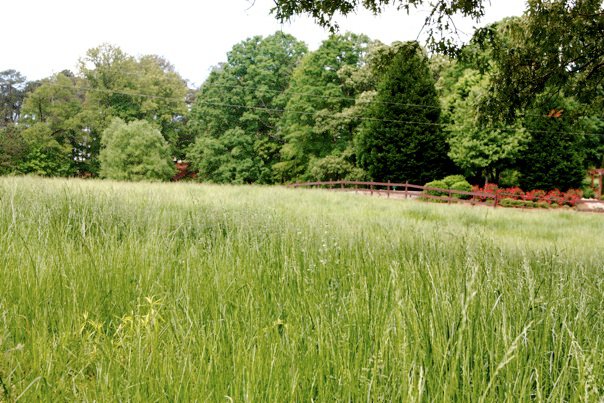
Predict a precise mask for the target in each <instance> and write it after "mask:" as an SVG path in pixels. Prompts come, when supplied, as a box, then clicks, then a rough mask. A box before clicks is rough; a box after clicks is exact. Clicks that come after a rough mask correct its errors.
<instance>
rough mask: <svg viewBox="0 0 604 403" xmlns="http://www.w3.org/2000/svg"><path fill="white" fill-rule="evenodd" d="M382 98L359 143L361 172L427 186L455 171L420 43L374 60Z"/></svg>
mask: <svg viewBox="0 0 604 403" xmlns="http://www.w3.org/2000/svg"><path fill="white" fill-rule="evenodd" d="M372 63H373V64H374V69H375V70H376V76H377V77H379V81H378V84H377V92H376V95H375V97H374V99H373V102H372V104H371V106H369V107H368V108H367V113H366V116H365V120H364V123H363V125H362V127H361V128H360V130H359V133H358V135H357V137H356V148H357V156H358V159H359V163H360V165H361V168H363V169H365V170H366V171H367V173H368V174H369V175H370V177H372V178H373V179H375V180H381V181H385V180H393V181H405V180H407V181H409V182H411V183H420V184H423V183H426V182H428V181H430V180H433V179H435V178H440V177H443V176H445V175H446V174H447V173H448V172H449V170H450V169H451V166H452V164H451V162H450V160H449V159H448V157H447V151H448V149H447V143H446V141H445V135H444V133H443V132H442V130H441V128H440V126H439V117H440V106H439V102H438V97H437V94H436V89H435V87H434V78H433V76H432V74H431V73H430V70H429V65H428V57H427V56H426V54H425V52H424V50H423V49H422V48H421V47H420V46H419V44H417V42H408V43H396V44H394V45H393V46H391V47H384V49H382V51H381V52H377V53H376V56H375V57H374V59H373V60H372Z"/></svg>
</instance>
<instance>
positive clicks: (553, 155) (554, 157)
mask: <svg viewBox="0 0 604 403" xmlns="http://www.w3.org/2000/svg"><path fill="white" fill-rule="evenodd" d="M576 113H577V111H576V106H575V103H574V102H573V101H572V100H571V99H565V98H560V97H553V96H552V95H551V94H547V93H544V94H541V95H540V96H538V97H537V99H536V101H535V103H534V105H533V108H532V109H530V110H529V112H528V113H527V116H526V118H525V127H526V129H527V131H528V132H529V133H530V135H531V140H530V142H529V143H528V146H527V149H526V151H525V152H524V153H523V154H522V156H521V158H520V161H519V162H518V170H519V172H520V187H522V188H523V189H525V190H529V189H543V190H551V189H559V190H562V191H566V190H568V189H571V188H572V189H576V188H579V187H581V182H582V181H583V178H584V176H585V168H584V155H585V153H584V150H583V143H584V141H585V139H584V135H583V134H582V132H581V130H583V128H582V127H581V121H580V120H579V119H577V118H576Z"/></svg>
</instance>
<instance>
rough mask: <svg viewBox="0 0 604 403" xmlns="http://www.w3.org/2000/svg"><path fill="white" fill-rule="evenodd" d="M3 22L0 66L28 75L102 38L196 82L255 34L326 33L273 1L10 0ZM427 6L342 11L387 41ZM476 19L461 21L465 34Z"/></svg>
mask: <svg viewBox="0 0 604 403" xmlns="http://www.w3.org/2000/svg"><path fill="white" fill-rule="evenodd" d="M3 3H4V4H2V6H1V9H2V14H3V15H2V22H1V23H0V38H2V49H0V71H3V70H6V69H9V68H12V69H15V70H18V71H20V72H21V73H22V74H24V75H25V76H26V77H27V78H28V79H29V80H35V79H40V78H44V77H48V76H50V75H52V74H53V73H56V72H59V71H61V70H63V69H71V70H73V71H75V70H77V68H76V65H77V61H78V58H80V57H82V56H83V55H84V54H85V52H86V50H88V49H90V48H93V47H95V46H98V45H100V44H102V43H110V44H113V45H117V46H119V47H121V48H122V49H123V50H124V51H126V52H127V53H129V54H131V55H134V56H141V55H145V54H157V55H160V56H163V57H165V58H166V59H168V60H169V61H170V62H171V63H172V64H173V65H174V66H175V67H176V70H177V71H178V72H179V73H180V74H181V75H182V76H183V77H184V78H185V79H188V80H189V81H190V82H191V85H195V86H198V85H199V84H201V83H202V82H203V80H204V79H205V78H206V77H207V75H208V73H209V70H210V68H211V66H213V65H216V64H218V63H219V62H221V61H224V60H225V59H226V52H228V51H229V50H230V49H231V47H232V46H233V45H234V44H235V43H237V42H240V41H242V40H244V39H246V38H248V37H250V36H254V35H264V36H266V35H270V34H272V33H274V32H275V31H277V30H282V31H284V32H288V33H291V34H292V35H294V36H295V37H297V38H298V39H300V40H303V41H304V42H306V43H307V44H308V46H309V47H310V49H311V50H312V49H316V48H317V47H318V46H319V44H320V43H321V41H322V40H324V39H325V38H326V37H327V36H328V34H327V32H326V31H325V30H324V29H323V28H321V27H319V26H317V25H315V24H314V23H313V22H312V21H311V20H310V19H308V18H306V17H296V18H295V19H294V20H293V21H291V23H286V24H279V23H278V22H277V21H276V20H275V19H274V17H273V16H271V15H269V11H270V9H271V7H272V5H273V2H272V0H256V1H255V3H254V4H253V5H252V2H251V1H250V0H170V1H165V0H103V1H82V0H52V1H49V0H18V1H12V0H6V1H5V2H3ZM524 8H525V0H492V4H491V6H489V7H488V10H487V16H486V17H485V18H484V19H483V20H482V21H481V23H480V24H479V25H484V24H485V23H489V22H493V21H498V20H500V19H502V18H504V17H507V16H513V15H521V14H522V12H523V10H524ZM425 15H426V11H425V10H418V11H416V12H414V13H413V15H412V16H407V15H406V14H405V13H404V12H397V11H396V10H394V9H388V10H387V11H386V12H385V13H384V14H382V15H381V16H377V17H374V16H372V15H371V14H370V13H367V12H359V13H358V14H357V15H354V16H349V17H348V18H339V19H338V21H339V22H340V27H341V31H342V32H344V31H352V32H355V33H364V34H367V35H369V37H371V38H372V39H379V40H381V41H382V42H385V43H388V44H389V43H391V42H393V41H396V40H401V41H404V40H413V39H416V38H417V35H418V32H419V31H420V29H421V26H422V23H423V20H424V18H425ZM474 25H476V23H475V22H473V21H461V22H459V24H458V27H460V28H461V30H463V31H465V32H466V33H467V34H468V35H471V33H472V32H473V27H474Z"/></svg>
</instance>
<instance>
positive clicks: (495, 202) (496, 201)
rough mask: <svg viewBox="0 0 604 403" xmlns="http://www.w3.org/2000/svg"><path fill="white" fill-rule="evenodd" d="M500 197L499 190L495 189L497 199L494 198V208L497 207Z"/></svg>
mask: <svg viewBox="0 0 604 403" xmlns="http://www.w3.org/2000/svg"><path fill="white" fill-rule="evenodd" d="M498 199H499V198H498V195H497V191H495V199H494V202H493V208H497V203H498V202H499V200H498Z"/></svg>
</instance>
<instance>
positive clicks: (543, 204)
mask: <svg viewBox="0 0 604 403" xmlns="http://www.w3.org/2000/svg"><path fill="white" fill-rule="evenodd" d="M535 206H536V207H538V208H549V203H548V202H546V201H538V202H537V203H535Z"/></svg>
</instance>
